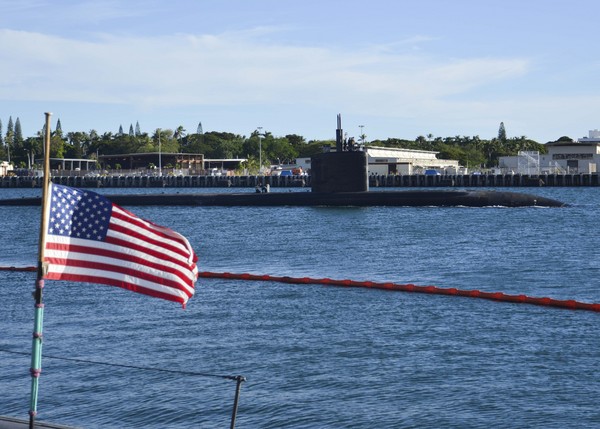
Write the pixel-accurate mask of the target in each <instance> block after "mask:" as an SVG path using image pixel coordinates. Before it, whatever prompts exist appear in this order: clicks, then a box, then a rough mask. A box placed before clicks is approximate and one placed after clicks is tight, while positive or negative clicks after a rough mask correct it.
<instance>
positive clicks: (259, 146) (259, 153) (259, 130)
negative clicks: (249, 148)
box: [258, 127, 262, 174]
mask: <svg viewBox="0 0 600 429" xmlns="http://www.w3.org/2000/svg"><path fill="white" fill-rule="evenodd" d="M261 132H262V127H258V173H259V174H260V172H261V171H262V134H261Z"/></svg>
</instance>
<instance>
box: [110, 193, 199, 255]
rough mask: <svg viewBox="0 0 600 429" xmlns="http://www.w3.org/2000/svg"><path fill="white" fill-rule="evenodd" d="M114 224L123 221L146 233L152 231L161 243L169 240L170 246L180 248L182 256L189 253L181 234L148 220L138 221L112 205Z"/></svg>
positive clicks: (185, 240)
mask: <svg viewBox="0 0 600 429" xmlns="http://www.w3.org/2000/svg"><path fill="white" fill-rule="evenodd" d="M112 220H113V221H114V222H118V220H123V221H125V222H128V223H130V224H135V225H137V226H138V227H140V228H143V229H146V230H147V231H153V232H154V233H155V234H156V236H157V238H158V239H159V240H160V241H161V242H163V241H165V240H171V242H172V244H173V245H175V246H178V247H180V248H181V250H182V251H183V252H184V254H187V253H189V250H190V245H189V243H188V241H187V239H186V238H185V237H183V236H182V235H181V234H179V233H177V232H175V231H173V230H171V229H169V228H165V227H164V226H160V225H156V224H155V223H152V222H150V221H148V220H144V219H140V218H139V217H137V216H135V215H134V214H132V213H131V212H129V211H127V210H125V209H123V208H122V207H119V206H117V205H116V204H113V217H112Z"/></svg>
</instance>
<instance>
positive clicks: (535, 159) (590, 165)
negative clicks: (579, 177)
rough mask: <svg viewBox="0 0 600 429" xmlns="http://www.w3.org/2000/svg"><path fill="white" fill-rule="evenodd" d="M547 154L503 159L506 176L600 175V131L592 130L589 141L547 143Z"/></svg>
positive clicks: (501, 166) (504, 157)
mask: <svg viewBox="0 0 600 429" xmlns="http://www.w3.org/2000/svg"><path fill="white" fill-rule="evenodd" d="M546 147H547V149H548V153H547V154H538V153H537V152H523V153H520V154H519V156H502V157H500V159H499V167H500V170H501V172H502V173H510V172H514V173H519V174H544V173H549V174H565V173H569V174H579V173H584V174H591V173H596V172H598V171H600V169H599V168H598V166H599V164H600V131H598V130H590V132H589V137H582V138H580V139H578V140H577V141H576V142H574V141H556V142H552V143H547V144H546Z"/></svg>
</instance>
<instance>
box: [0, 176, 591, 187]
mask: <svg viewBox="0 0 600 429" xmlns="http://www.w3.org/2000/svg"><path fill="white" fill-rule="evenodd" d="M52 181H53V182H54V183H57V184H59V185H66V186H73V187H76V188H254V187H256V186H258V185H267V184H268V185H269V186H271V187H272V188H291V187H311V186H312V183H311V176H98V177H84V176H53V177H52ZM368 181H369V187H370V188H438V187H450V188H465V187H467V188H472V187H475V188H477V187H492V188H493V187H508V188H511V187H543V186H559V187H560V186H574V187H578V186H600V180H599V176H598V173H592V174H544V175H522V174H496V175H491V174H489V175H488V174H481V175H476V174H473V175H453V176H451V175H440V176H429V175H422V174H412V175H374V174H373V175H370V176H369V177H368ZM41 184H42V179H41V178H40V177H28V176H2V177H0V188H39V187H40V186H41Z"/></svg>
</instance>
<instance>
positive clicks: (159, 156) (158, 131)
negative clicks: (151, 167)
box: [156, 128, 162, 177]
mask: <svg viewBox="0 0 600 429" xmlns="http://www.w3.org/2000/svg"><path fill="white" fill-rule="evenodd" d="M156 132H157V133H158V175H159V176H161V177H162V150H161V146H160V128H157V129H156Z"/></svg>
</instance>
